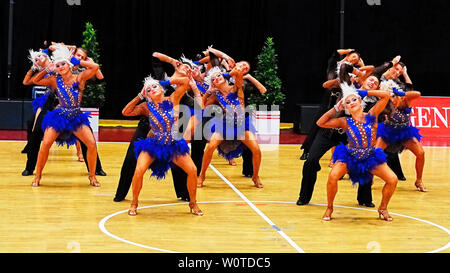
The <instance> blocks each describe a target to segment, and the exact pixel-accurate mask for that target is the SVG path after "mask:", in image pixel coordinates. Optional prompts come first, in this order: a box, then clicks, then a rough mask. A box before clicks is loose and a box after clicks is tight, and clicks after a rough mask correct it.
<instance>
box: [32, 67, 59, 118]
mask: <svg viewBox="0 0 450 273" xmlns="http://www.w3.org/2000/svg"><path fill="white" fill-rule="evenodd" d="M53 75H54V74H53V73H50V74H47V75H45V78H48V77H50V76H53ZM50 92H51V90H50V87H47V91H46V92H45V94H44V95H42V96H39V97H36V98H35V99H34V100H33V101H32V102H31V105H32V106H33V113H35V114H36V111H37V110H38V109H39V108H41V109H42V108H43V107H44V104H45V102H46V101H47V99H48V96H49V94H50Z"/></svg>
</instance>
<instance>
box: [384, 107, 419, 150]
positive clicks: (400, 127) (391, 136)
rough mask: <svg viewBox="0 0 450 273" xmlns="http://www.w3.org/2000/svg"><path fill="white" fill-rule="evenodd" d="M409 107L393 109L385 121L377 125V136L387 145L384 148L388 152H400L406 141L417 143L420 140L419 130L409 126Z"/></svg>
mask: <svg viewBox="0 0 450 273" xmlns="http://www.w3.org/2000/svg"><path fill="white" fill-rule="evenodd" d="M410 121H411V107H406V108H404V109H399V108H395V109H394V111H392V112H391V113H390V114H389V115H388V117H387V119H386V120H385V121H384V122H383V123H380V124H379V125H378V132H377V136H378V137H381V139H382V140H383V141H384V142H385V143H386V144H387V145H388V147H387V148H386V149H387V150H388V151H390V152H395V153H398V152H402V151H403V150H404V148H405V147H404V145H403V143H404V142H405V141H407V140H410V139H413V138H416V139H417V140H418V141H420V139H421V138H422V136H421V135H420V134H419V129H417V128H416V127H414V126H412V125H411V124H410Z"/></svg>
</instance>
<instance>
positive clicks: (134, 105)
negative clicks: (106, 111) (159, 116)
mask: <svg viewBox="0 0 450 273" xmlns="http://www.w3.org/2000/svg"><path fill="white" fill-rule="evenodd" d="M144 98H145V91H144V88H142V90H141V92H139V94H138V95H137V96H136V97H135V98H134V99H133V100H132V101H130V102H129V103H128V104H127V105H126V106H125V107H124V108H123V110H122V115H124V116H125V117H134V116H141V115H142V116H143V115H148V109H147V107H146V105H145V104H144V103H143V104H139V103H140V102H141V101H142V100H143V99H144ZM138 104H139V105H138Z"/></svg>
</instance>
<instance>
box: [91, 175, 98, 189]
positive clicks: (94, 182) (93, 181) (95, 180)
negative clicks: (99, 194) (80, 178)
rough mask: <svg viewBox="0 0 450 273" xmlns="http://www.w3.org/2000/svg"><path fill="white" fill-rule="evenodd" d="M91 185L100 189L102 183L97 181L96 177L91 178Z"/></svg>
mask: <svg viewBox="0 0 450 273" xmlns="http://www.w3.org/2000/svg"><path fill="white" fill-rule="evenodd" d="M89 185H91V186H93V187H100V182H98V181H97V178H96V177H95V176H89Z"/></svg>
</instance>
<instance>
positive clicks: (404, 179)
mask: <svg viewBox="0 0 450 273" xmlns="http://www.w3.org/2000/svg"><path fill="white" fill-rule="evenodd" d="M398 180H400V181H406V177H405V176H403V175H401V176H399V177H398Z"/></svg>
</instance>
